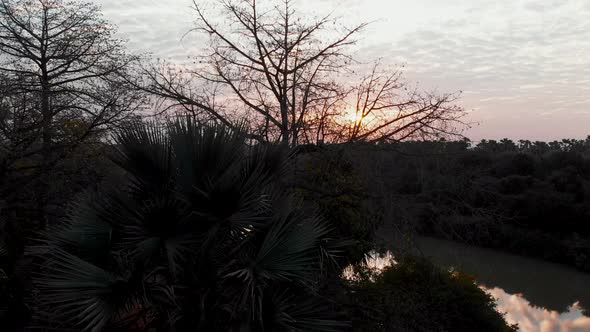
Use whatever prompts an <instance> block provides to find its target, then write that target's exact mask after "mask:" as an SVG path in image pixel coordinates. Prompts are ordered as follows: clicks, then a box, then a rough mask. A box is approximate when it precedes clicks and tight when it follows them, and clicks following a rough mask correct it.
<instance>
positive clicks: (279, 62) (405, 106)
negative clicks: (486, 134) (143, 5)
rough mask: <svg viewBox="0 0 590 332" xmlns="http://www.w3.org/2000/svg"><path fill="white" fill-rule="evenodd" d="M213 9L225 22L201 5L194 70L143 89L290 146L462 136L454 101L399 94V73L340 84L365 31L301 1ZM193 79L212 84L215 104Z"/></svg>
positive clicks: (227, 1) (236, 1) (227, 2)
mask: <svg viewBox="0 0 590 332" xmlns="http://www.w3.org/2000/svg"><path fill="white" fill-rule="evenodd" d="M215 3H216V5H217V7H216V8H217V9H218V10H219V12H220V13H221V16H220V15H218V14H217V13H216V12H211V11H206V10H205V9H204V7H203V5H201V4H199V3H197V2H196V0H194V9H195V13H196V17H197V27H196V28H195V29H194V31H197V32H203V33H204V34H206V35H207V36H208V38H209V45H208V48H207V50H206V51H205V52H204V54H203V55H199V56H197V57H196V58H195V60H196V61H195V67H194V68H193V69H190V70H189V69H182V70H174V69H171V68H170V67H167V68H166V70H164V71H161V70H160V71H158V70H154V68H150V70H147V71H146V73H145V74H146V76H147V78H148V80H147V83H146V84H145V85H144V86H143V87H144V89H145V90H147V91H150V92H151V93H153V94H154V95H156V96H158V97H160V98H164V99H167V100H172V101H174V102H173V103H172V105H176V106H178V105H180V106H181V107H182V108H185V109H186V108H187V105H190V107H191V110H194V109H196V110H197V112H198V113H200V114H202V115H205V116H206V117H210V118H212V119H215V120H216V121H221V122H223V123H226V124H228V123H231V120H233V119H236V118H243V117H245V118H247V120H248V121H249V122H250V124H251V125H252V133H253V136H255V137H257V138H259V139H261V140H266V141H273V140H280V141H281V142H282V143H283V144H285V145H291V146H295V145H298V144H300V143H316V142H322V141H326V142H344V141H356V140H369V141H375V140H379V139H403V138H409V137H417V136H418V134H421V135H422V136H429V135H435V134H436V135H439V134H455V133H456V131H455V130H454V128H452V126H451V125H452V123H453V122H455V121H457V120H459V119H460V118H461V116H462V114H463V110H462V109H461V108H459V107H457V106H453V105H451V104H452V103H453V102H454V101H455V99H456V96H455V95H452V94H449V95H442V96H437V95H435V94H419V93H418V92H417V91H414V92H413V93H405V94H401V93H399V91H398V90H400V89H402V90H403V89H404V88H407V87H406V86H405V85H402V84H401V80H400V73H399V72H397V71H394V72H380V69H379V68H378V67H377V65H376V66H375V67H374V68H373V72H372V74H371V75H369V76H368V77H366V78H365V79H364V80H363V81H362V82H361V83H360V84H359V85H358V86H353V85H350V84H349V83H348V81H350V80H349V79H343V76H349V74H351V73H352V72H353V70H352V69H353V68H354V66H355V64H357V63H356V62H355V61H354V60H353V59H352V58H351V56H350V55H349V53H348V51H349V49H350V47H351V46H352V45H353V44H355V42H356V38H357V35H358V34H359V33H360V32H361V31H362V30H363V29H364V28H365V26H366V24H360V25H356V26H353V27H350V28H346V27H344V26H342V25H340V24H339V23H338V20H337V19H335V18H333V17H331V16H330V15H328V16H325V17H323V18H320V19H317V20H309V19H305V18H303V17H301V15H299V14H298V12H297V11H296V10H295V9H294V0H282V1H280V2H278V4H277V2H274V1H270V3H269V2H268V1H261V0H259V1H256V0H217V1H216V2H215ZM217 17H221V19H215V18H217ZM195 81H197V82H200V83H202V82H207V84H208V86H215V87H216V88H217V89H216V90H215V91H216V93H215V96H216V98H211V94H209V91H211V90H208V89H207V88H204V87H203V85H200V86H199V85H197V86H199V87H198V88H196V87H195V85H194V84H193V82H195ZM355 97H356V100H355ZM212 101H214V102H212ZM355 101H356V105H355ZM168 105H170V104H168ZM192 107H194V109H193V108H192ZM355 110H356V112H357V113H358V116H357V117H355V118H354V119H353V121H349V120H350V119H348V118H349V117H350V113H351V112H354V111H355Z"/></svg>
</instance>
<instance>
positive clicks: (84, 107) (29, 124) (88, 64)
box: [0, 0, 138, 157]
mask: <svg viewBox="0 0 590 332" xmlns="http://www.w3.org/2000/svg"><path fill="white" fill-rule="evenodd" d="M113 33H114V29H113V27H112V26H111V25H109V24H108V23H107V22H106V21H104V20H103V19H102V18H101V17H100V15H99V13H98V8H97V7H96V6H95V5H92V4H90V3H79V2H69V1H64V0H0V74H1V75H2V82H1V84H0V85H1V88H2V106H3V107H2V110H3V111H2V116H1V119H0V120H1V121H0V130H1V131H2V132H1V133H0V135H2V138H3V140H4V141H8V142H12V143H11V144H16V145H19V144H21V143H22V142H20V141H19V138H18V136H19V131H21V132H22V131H23V130H26V131H27V132H28V134H27V138H28V139H29V140H30V141H31V142H29V143H31V144H32V143H39V144H38V145H39V146H40V149H41V150H42V151H43V154H44V157H48V154H49V151H50V150H52V149H57V148H59V147H62V145H63V144H57V142H60V143H64V142H65V141H66V140H73V141H74V142H68V143H75V141H81V140H83V139H85V138H87V137H88V136H89V135H90V134H92V133H94V132H96V130H98V129H99V128H102V127H104V126H105V125H107V124H112V123H114V122H117V121H119V120H121V119H123V118H125V117H126V116H127V115H128V114H129V113H130V112H131V111H132V110H133V109H134V108H135V107H136V106H137V102H138V100H137V98H135V96H132V92H131V91H130V90H128V89H126V88H124V86H123V80H121V79H119V78H120V76H121V75H122V74H123V73H124V71H125V70H126V67H127V66H128V65H129V63H131V61H132V60H133V59H132V58H131V57H129V56H128V55H126V54H125V51H124V49H123V45H122V43H121V41H120V40H117V39H116V38H114V36H113ZM72 130H74V131H75V132H76V134H75V135H72Z"/></svg>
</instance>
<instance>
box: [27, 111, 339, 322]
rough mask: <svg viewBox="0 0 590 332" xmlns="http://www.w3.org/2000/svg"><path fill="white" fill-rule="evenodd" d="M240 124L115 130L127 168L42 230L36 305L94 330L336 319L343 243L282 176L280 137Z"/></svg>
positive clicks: (53, 318) (52, 316)
mask: <svg viewBox="0 0 590 332" xmlns="http://www.w3.org/2000/svg"><path fill="white" fill-rule="evenodd" d="M243 137H244V135H242V133H241V132H240V131H236V130H230V129H227V128H225V127H221V126H217V125H205V126H203V125H197V124H195V123H194V122H193V121H191V119H188V118H187V119H183V120H178V121H176V122H173V123H169V124H166V125H163V126H160V125H158V124H157V123H136V124H134V125H132V126H129V127H128V128H126V129H124V130H122V131H120V132H119V133H118V134H117V135H116V143H117V147H118V153H117V156H116V157H115V158H114V161H115V162H116V163H117V164H118V165H119V166H120V167H121V168H122V169H123V170H124V171H125V173H126V180H125V181H121V183H116V184H111V185H110V186H107V188H105V189H104V190H101V192H100V193H89V194H88V195H86V197H84V198H82V199H80V200H79V201H78V202H76V203H74V204H72V208H71V211H70V213H69V218H68V219H67V220H65V221H64V223H63V224H62V225H59V227H55V228H54V229H52V230H50V231H49V232H48V233H47V234H46V235H45V240H44V242H43V243H42V245H41V246H40V248H39V249H40V251H41V254H40V255H42V256H43V258H44V259H43V263H42V265H41V270H40V271H41V273H40V274H39V276H38V277H36V278H35V285H36V290H37V292H38V294H37V299H38V300H37V302H38V305H39V310H38V312H39V313H40V318H41V319H42V320H43V321H45V322H46V323H47V324H49V325H51V326H52V327H57V328H76V329H81V330H84V331H106V330H109V331H115V330H117V329H121V330H125V331H128V330H132V329H137V330H147V329H148V328H156V329H157V330H158V331H160V330H162V331H164V330H165V331H170V330H178V331H185V330H186V331H188V330H206V331H211V330H224V331H226V330H239V331H262V330H266V331H270V330H284V331H308V330H318V331H332V330H340V329H341V328H342V326H343V325H342V324H340V323H338V322H337V321H334V320H332V319H331V318H329V317H328V316H330V315H331V314H330V311H331V310H330V306H329V305H327V304H326V303H325V302H324V301H322V300H321V299H320V298H319V296H317V292H316V290H317V287H318V285H319V283H320V278H321V275H322V273H321V271H322V269H323V267H324V266H325V263H326V262H327V260H330V259H331V255H333V254H334V250H335V249H334V248H336V245H335V243H334V241H330V239H329V238H328V235H329V232H330V229H329V227H328V226H327V225H326V224H325V222H323V221H322V220H321V219H320V218H319V217H318V216H317V215H315V214H314V213H310V212H309V211H306V210H304V209H303V208H301V207H299V206H298V205H296V204H294V203H293V200H292V199H291V198H290V196H289V195H288V194H287V193H286V192H285V191H284V190H282V189H281V186H280V179H281V177H282V176H284V175H285V172H286V170H287V165H288V163H287V162H286V160H287V158H285V155H284V153H283V152H282V151H281V149H279V148H277V147H273V146H260V145H248V144H246V142H245V141H244V139H243Z"/></svg>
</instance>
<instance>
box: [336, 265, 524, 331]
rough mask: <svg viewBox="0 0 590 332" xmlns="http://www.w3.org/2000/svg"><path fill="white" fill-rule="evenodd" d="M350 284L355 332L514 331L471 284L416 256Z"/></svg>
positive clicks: (360, 274) (363, 269) (360, 269)
mask: <svg viewBox="0 0 590 332" xmlns="http://www.w3.org/2000/svg"><path fill="white" fill-rule="evenodd" d="M356 270H357V273H358V278H356V279H354V280H351V281H349V282H348V286H347V287H348V294H349V298H350V305H351V308H352V309H351V311H352V315H353V319H352V323H353V329H354V330H355V331H371V332H376V331H425V332H431V331H457V332H459V331H482V332H483V331H490V332H492V331H493V332H499V331H506V332H508V331H516V330H517V329H516V327H514V326H508V325H507V323H506V321H505V320H504V318H503V316H502V314H500V313H498V312H497V311H496V310H495V307H496V304H495V300H494V299H493V298H492V297H491V296H490V295H489V294H487V293H485V292H484V291H483V290H482V289H480V288H479V287H478V286H477V285H476V284H475V282H474V280H473V279H472V278H471V277H469V276H467V275H464V274H461V273H457V272H449V271H446V270H443V269H441V268H439V267H436V266H434V265H433V264H432V263H430V262H429V261H428V260H426V259H424V258H418V257H404V258H403V259H402V260H401V261H400V262H399V263H398V264H396V265H393V266H390V267H386V268H385V269H383V270H382V271H380V272H375V271H371V270H367V268H366V267H362V266H360V265H359V266H356Z"/></svg>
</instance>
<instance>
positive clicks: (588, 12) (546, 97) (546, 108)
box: [95, 0, 590, 141]
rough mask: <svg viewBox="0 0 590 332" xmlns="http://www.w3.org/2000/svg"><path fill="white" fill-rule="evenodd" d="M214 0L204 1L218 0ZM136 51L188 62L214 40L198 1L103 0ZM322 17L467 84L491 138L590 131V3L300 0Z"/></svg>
mask: <svg viewBox="0 0 590 332" xmlns="http://www.w3.org/2000/svg"><path fill="white" fill-rule="evenodd" d="M212 1H213V0H200V1H199V3H202V4H205V6H206V5H207V4H208V3H211V2H212ZM95 2H96V3H97V4H99V5H101V7H102V9H103V14H104V16H105V18H107V19H108V20H110V21H111V22H112V23H114V24H115V25H117V26H118V28H119V35H120V37H122V38H125V39H127V40H128V47H129V48H130V50H132V51H134V52H151V53H152V54H153V56H154V57H161V58H166V59H173V60H174V61H183V60H184V59H187V57H189V56H191V55H194V54H196V53H197V52H198V51H199V49H201V48H200V47H201V46H205V44H204V43H205V41H204V40H203V39H199V38H202V37H198V36H192V35H191V36H190V37H185V38H183V36H184V35H185V33H186V32H187V31H189V30H190V29H191V28H192V27H193V26H194V12H193V11H192V10H191V6H192V0H165V1H164V0H95ZM294 3H295V5H296V8H297V9H298V10H300V12H302V13H304V14H305V15H308V16H310V17H313V16H315V15H325V14H328V13H332V14H333V15H334V16H336V17H339V19H340V22H342V23H343V24H345V25H351V26H352V25H355V24H358V23H361V22H372V23H371V24H370V25H369V26H368V27H367V28H366V30H365V31H364V32H363V33H362V34H361V35H359V37H360V40H359V43H358V44H357V45H356V46H355V49H354V53H355V56H356V58H357V59H359V60H360V61H363V62H370V61H373V60H375V59H377V58H381V59H382V62H383V63H385V64H389V65H392V66H393V65H402V64H403V65H405V73H406V78H407V80H409V81H410V82H415V84H418V86H419V87H420V88H421V89H424V90H436V91H439V92H457V91H462V92H463V93H462V97H461V99H460V100H459V101H458V103H459V105H461V106H463V107H464V108H465V109H466V110H469V111H470V113H469V116H468V118H467V121H469V122H471V123H472V124H473V125H472V128H471V129H469V130H468V131H467V132H466V133H465V134H466V136H467V137H469V138H471V139H472V140H473V141H477V140H480V139H483V138H486V139H501V138H504V137H507V138H511V139H530V140H553V139H562V138H585V137H586V136H588V135H590V0H444V1H443V0H362V1H361V0H294Z"/></svg>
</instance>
